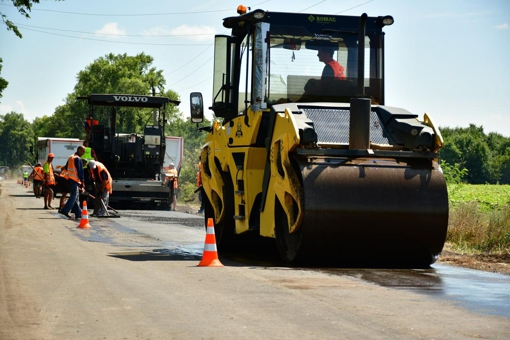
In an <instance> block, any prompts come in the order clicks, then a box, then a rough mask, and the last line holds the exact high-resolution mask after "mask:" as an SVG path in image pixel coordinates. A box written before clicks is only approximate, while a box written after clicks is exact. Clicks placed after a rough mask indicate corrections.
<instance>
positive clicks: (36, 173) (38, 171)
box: [29, 163, 44, 198]
mask: <svg viewBox="0 0 510 340" xmlns="http://www.w3.org/2000/svg"><path fill="white" fill-rule="evenodd" d="M29 177H32V179H33V181H34V195H35V197H36V198H41V194H42V185H43V181H44V170H43V168H42V165H41V163H37V164H36V165H35V167H34V169H33V170H32V173H31V174H30V176H29Z"/></svg>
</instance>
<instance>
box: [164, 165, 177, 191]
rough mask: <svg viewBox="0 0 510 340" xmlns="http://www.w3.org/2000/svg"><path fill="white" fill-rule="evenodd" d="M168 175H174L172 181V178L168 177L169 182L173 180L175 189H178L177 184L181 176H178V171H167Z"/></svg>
mask: <svg viewBox="0 0 510 340" xmlns="http://www.w3.org/2000/svg"><path fill="white" fill-rule="evenodd" d="M166 173H167V174H168V173H169V174H173V175H174V177H173V178H172V179H170V177H167V181H171V180H173V181H174V189H177V187H178V184H177V177H178V176H179V175H178V174H177V170H175V169H170V170H167V172H166Z"/></svg>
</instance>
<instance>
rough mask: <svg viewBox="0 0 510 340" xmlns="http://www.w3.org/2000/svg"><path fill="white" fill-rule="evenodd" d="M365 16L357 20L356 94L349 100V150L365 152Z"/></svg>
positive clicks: (367, 103)
mask: <svg viewBox="0 0 510 340" xmlns="http://www.w3.org/2000/svg"><path fill="white" fill-rule="evenodd" d="M366 22H367V14H366V13H363V14H362V15H361V17H360V20H359V30H358V93H357V98H351V108H350V120H349V149H351V150H363V149H364V150H366V149H369V148H370V112H371V111H372V107H371V100H370V98H365V31H366Z"/></svg>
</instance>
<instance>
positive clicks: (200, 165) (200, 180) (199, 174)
mask: <svg viewBox="0 0 510 340" xmlns="http://www.w3.org/2000/svg"><path fill="white" fill-rule="evenodd" d="M201 171H202V162H200V161H199V162H198V172H197V178H196V182H197V187H198V189H197V190H198V199H199V200H200V209H199V210H198V213H199V214H203V213H204V196H203V195H204V193H203V190H202V173H201Z"/></svg>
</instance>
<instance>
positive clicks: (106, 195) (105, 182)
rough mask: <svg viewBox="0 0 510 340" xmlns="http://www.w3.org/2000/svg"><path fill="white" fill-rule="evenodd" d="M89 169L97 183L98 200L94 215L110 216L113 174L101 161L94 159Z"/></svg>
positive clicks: (95, 204)
mask: <svg viewBox="0 0 510 340" xmlns="http://www.w3.org/2000/svg"><path fill="white" fill-rule="evenodd" d="M88 168H89V171H90V175H91V178H92V180H93V181H94V183H95V185H94V186H95V192H96V200H95V201H94V213H93V214H92V215H95V216H98V217H101V216H108V209H107V207H108V202H109V201H110V194H111V193H112V176H110V172H109V171H108V169H107V168H106V166H105V165H104V164H103V163H101V162H96V161H94V160H92V161H90V162H89V167H88Z"/></svg>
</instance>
